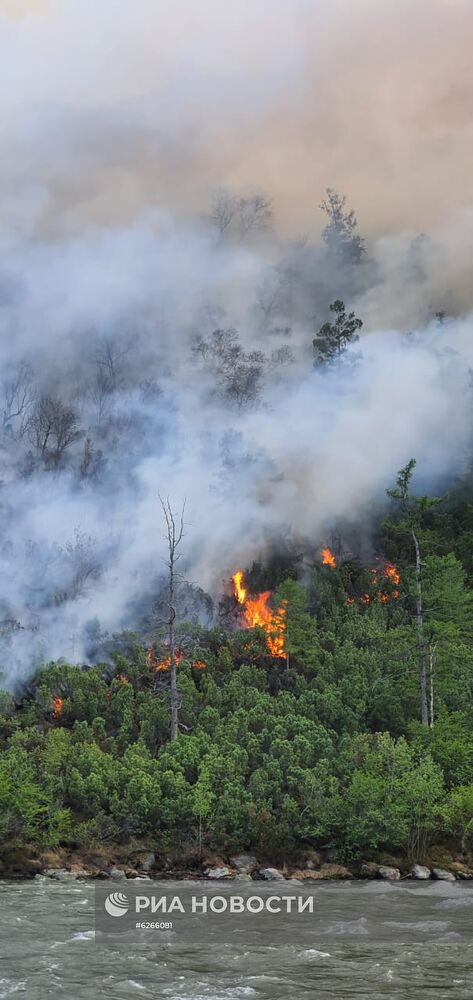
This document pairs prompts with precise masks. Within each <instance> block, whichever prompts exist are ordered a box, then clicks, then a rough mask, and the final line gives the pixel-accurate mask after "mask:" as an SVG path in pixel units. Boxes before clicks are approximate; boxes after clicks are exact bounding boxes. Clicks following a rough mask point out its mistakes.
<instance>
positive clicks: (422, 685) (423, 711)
mask: <svg viewBox="0 0 473 1000" xmlns="http://www.w3.org/2000/svg"><path fill="white" fill-rule="evenodd" d="M412 539H413V542H414V548H415V553H416V572H415V580H416V626H417V658H418V663H419V690H420V717H421V720H422V725H424V726H428V725H429V710H428V705H427V678H426V671H425V640H424V615H423V608H422V579H421V561H420V548H419V542H418V540H417V535H416V533H415V531H414V529H412Z"/></svg>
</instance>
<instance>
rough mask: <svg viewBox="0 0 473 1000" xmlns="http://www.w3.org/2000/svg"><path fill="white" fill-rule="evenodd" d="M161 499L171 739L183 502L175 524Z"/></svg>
mask: <svg viewBox="0 0 473 1000" xmlns="http://www.w3.org/2000/svg"><path fill="white" fill-rule="evenodd" d="M159 499H160V501H161V506H162V508H163V514H164V519H165V521H166V529H167V539H168V552H169V559H168V563H167V566H168V606H169V618H168V621H167V626H168V642H169V667H170V672H171V730H170V738H171V740H175V739H177V735H178V727H179V698H178V692H177V671H176V644H175V630H174V622H175V619H176V609H175V607H174V602H175V568H176V563H177V561H178V559H179V558H180V553H179V552H178V548H179V545H180V543H181V540H182V536H183V534H184V510H185V503H184V504H183V506H182V510H181V513H180V517H179V520H178V523H177V524H176V518H175V515H174V512H173V510H172V507H171V504H170V502H169V498H168V499H167V500H163V499H162V497H160V498H159Z"/></svg>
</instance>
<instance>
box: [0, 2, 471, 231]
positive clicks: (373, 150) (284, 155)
mask: <svg viewBox="0 0 473 1000" xmlns="http://www.w3.org/2000/svg"><path fill="white" fill-rule="evenodd" d="M0 9H2V10H3V12H4V13H3V15H2V16H1V17H0V32H1V41H0V51H1V54H2V89H1V94H0V122H1V126H0V127H1V130H2V149H3V153H2V164H1V166H0V185H1V186H0V191H1V193H2V195H3V197H4V198H6V199H8V203H9V206H10V209H11V203H12V201H13V202H14V201H15V199H18V200H19V202H20V204H21V205H22V206H23V212H24V207H25V204H28V205H29V206H31V209H32V210H33V209H34V213H35V219H36V221H37V222H39V221H41V224H42V225H44V224H45V222H46V221H47V222H48V223H49V224H54V225H56V224H57V219H58V214H59V216H60V220H61V225H63V226H69V227H72V228H73V227H74V226H77V225H80V223H81V222H82V221H83V219H84V218H87V219H92V220H94V221H98V222H107V223H114V222H117V221H124V220H126V221H130V220H131V219H133V218H134V217H135V216H136V214H137V213H139V212H140V211H142V209H143V206H149V205H156V204H157V205H163V204H165V205H166V206H167V207H169V208H171V209H172V210H173V211H175V212H177V213H178V214H183V213H185V212H187V211H188V210H200V209H202V208H203V207H204V206H205V204H206V202H207V200H208V196H209V191H210V190H211V189H212V188H213V187H215V185H217V184H222V183H223V184H227V185H229V186H237V187H248V186H251V185H256V186H261V187H264V188H265V189H267V191H268V193H269V195H270V196H271V197H272V198H273V199H274V202H275V205H276V209H277V217H278V221H279V224H280V225H281V226H284V227H285V228H286V229H288V230H289V231H290V232H291V233H300V232H306V231H310V230H312V229H313V228H314V226H315V227H316V226H317V225H319V213H318V212H317V205H318V203H319V201H320V198H321V195H322V192H323V190H324V188H325V186H326V185H327V184H328V185H332V186H334V187H338V188H339V189H341V190H343V191H344V192H346V194H347V196H348V198H349V201H350V203H352V204H353V205H354V206H355V207H356V210H357V212H358V215H359V218H360V223H361V224H362V228H363V229H364V230H365V231H366V230H373V231H375V232H379V231H384V230H386V229H393V228H394V229H397V230H399V229H402V228H403V227H407V228H409V229H412V230H414V231H415V230H419V229H426V228H428V227H429V226H430V227H431V226H435V225H444V224H445V223H447V222H450V221H451V220H452V218H453V217H455V215H459V214H461V213H462V212H464V211H465V209H466V208H467V207H468V206H469V205H471V202H472V200H473V174H472V171H471V168H470V152H471V148H472V145H473V134H472V132H473V119H472V116H471V106H472V98H473V61H472V59H471V47H472V42H473V3H472V2H471V0H383V2H380V0H234V2H233V3H231V4H224V3H221V2H220V0H199V2H193V0H173V2H172V3H171V2H169V0H132V2H130V0H99V2H98V3H97V2H91V0H81V2H80V3H79V2H77V0H44V2H43V0H36V2H33V0H30V2H27V0H2V2H1V3H0Z"/></svg>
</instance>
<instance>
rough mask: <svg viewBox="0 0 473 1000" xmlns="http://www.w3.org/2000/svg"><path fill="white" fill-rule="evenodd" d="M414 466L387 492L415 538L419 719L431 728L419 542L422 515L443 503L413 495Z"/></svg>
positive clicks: (435, 498) (405, 471)
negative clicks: (411, 491) (411, 488)
mask: <svg viewBox="0 0 473 1000" xmlns="http://www.w3.org/2000/svg"><path fill="white" fill-rule="evenodd" d="M415 467H416V461H415V459H414V458H411V459H410V461H409V462H408V463H407V465H406V466H405V467H404V468H403V469H401V470H400V472H399V473H398V476H397V479H396V486H395V488H394V489H390V490H386V492H387V494H388V496H390V497H391V498H392V499H393V500H396V501H397V502H398V503H399V506H400V509H401V512H402V515H403V517H404V520H405V523H406V527H407V530H408V531H409V534H410V536H411V539H412V543H413V548H414V553H415V563H414V569H415V575H414V579H415V607H416V610H415V620H416V644H417V662H418V669H419V695H420V717H421V721H422V724H423V725H424V726H428V725H429V706H428V700H427V670H426V648H425V634H424V609H423V598H422V558H421V550H420V543H419V532H420V528H421V521H422V514H423V513H424V511H426V510H428V509H429V508H430V507H435V506H437V504H439V503H440V500H439V499H438V497H426V496H421V497H418V496H413V495H412V494H411V493H410V492H409V488H410V482H411V478H412V474H413V472H414V469H415Z"/></svg>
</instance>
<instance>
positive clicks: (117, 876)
mask: <svg viewBox="0 0 473 1000" xmlns="http://www.w3.org/2000/svg"><path fill="white" fill-rule="evenodd" d="M108 877H109V878H110V879H111V880H112V882H124V881H125V879H126V875H125V872H124V871H123V869H122V868H111V869H110V871H109V873H108Z"/></svg>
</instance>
